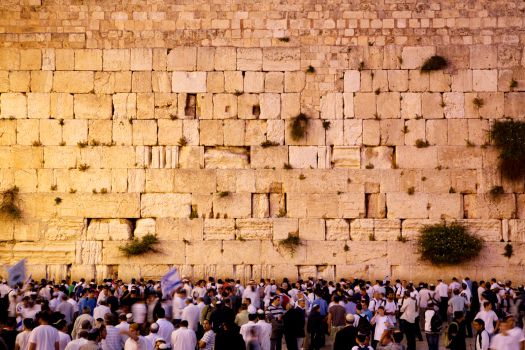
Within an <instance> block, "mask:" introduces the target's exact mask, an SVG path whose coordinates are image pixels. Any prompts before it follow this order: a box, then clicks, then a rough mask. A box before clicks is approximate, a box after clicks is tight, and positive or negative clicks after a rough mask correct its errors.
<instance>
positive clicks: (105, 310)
mask: <svg viewBox="0 0 525 350" xmlns="http://www.w3.org/2000/svg"><path fill="white" fill-rule="evenodd" d="M110 313H111V309H110V308H109V307H108V306H107V304H106V300H105V299H104V300H100V304H99V305H98V306H97V307H95V309H94V310H93V318H94V319H95V320H98V319H99V318H101V319H104V317H105V316H106V314H110Z"/></svg>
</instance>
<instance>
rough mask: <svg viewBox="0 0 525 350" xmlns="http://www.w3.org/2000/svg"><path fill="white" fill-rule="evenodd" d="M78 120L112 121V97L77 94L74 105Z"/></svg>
mask: <svg viewBox="0 0 525 350" xmlns="http://www.w3.org/2000/svg"><path fill="white" fill-rule="evenodd" d="M74 106H75V108H74V112H75V118H77V119H111V116H112V100H111V95H95V94H76V95H75V104H74Z"/></svg>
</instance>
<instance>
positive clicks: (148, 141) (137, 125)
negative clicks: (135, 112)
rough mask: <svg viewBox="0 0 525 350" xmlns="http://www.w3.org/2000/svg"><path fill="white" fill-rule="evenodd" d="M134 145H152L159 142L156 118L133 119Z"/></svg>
mask: <svg viewBox="0 0 525 350" xmlns="http://www.w3.org/2000/svg"><path fill="white" fill-rule="evenodd" d="M132 130H133V145H147V146H152V145H156V144H157V121H156V120H133V124H132Z"/></svg>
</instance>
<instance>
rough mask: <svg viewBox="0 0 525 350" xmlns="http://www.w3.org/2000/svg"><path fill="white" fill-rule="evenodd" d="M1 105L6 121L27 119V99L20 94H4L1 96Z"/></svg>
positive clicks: (2, 114)
mask: <svg viewBox="0 0 525 350" xmlns="http://www.w3.org/2000/svg"><path fill="white" fill-rule="evenodd" d="M0 104H1V107H2V113H1V114H0V115H1V117H2V118H4V119H12V118H17V119H19V118H26V117H27V98H26V96H25V95H24V94H20V93H4V94H2V95H1V96H0Z"/></svg>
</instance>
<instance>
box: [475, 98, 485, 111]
mask: <svg viewBox="0 0 525 350" xmlns="http://www.w3.org/2000/svg"><path fill="white" fill-rule="evenodd" d="M472 104H473V105H474V107H476V108H477V109H480V108H481V107H483V106H484V105H485V101H484V100H483V99H482V98H481V97H476V98H474V99H473V100H472Z"/></svg>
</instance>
